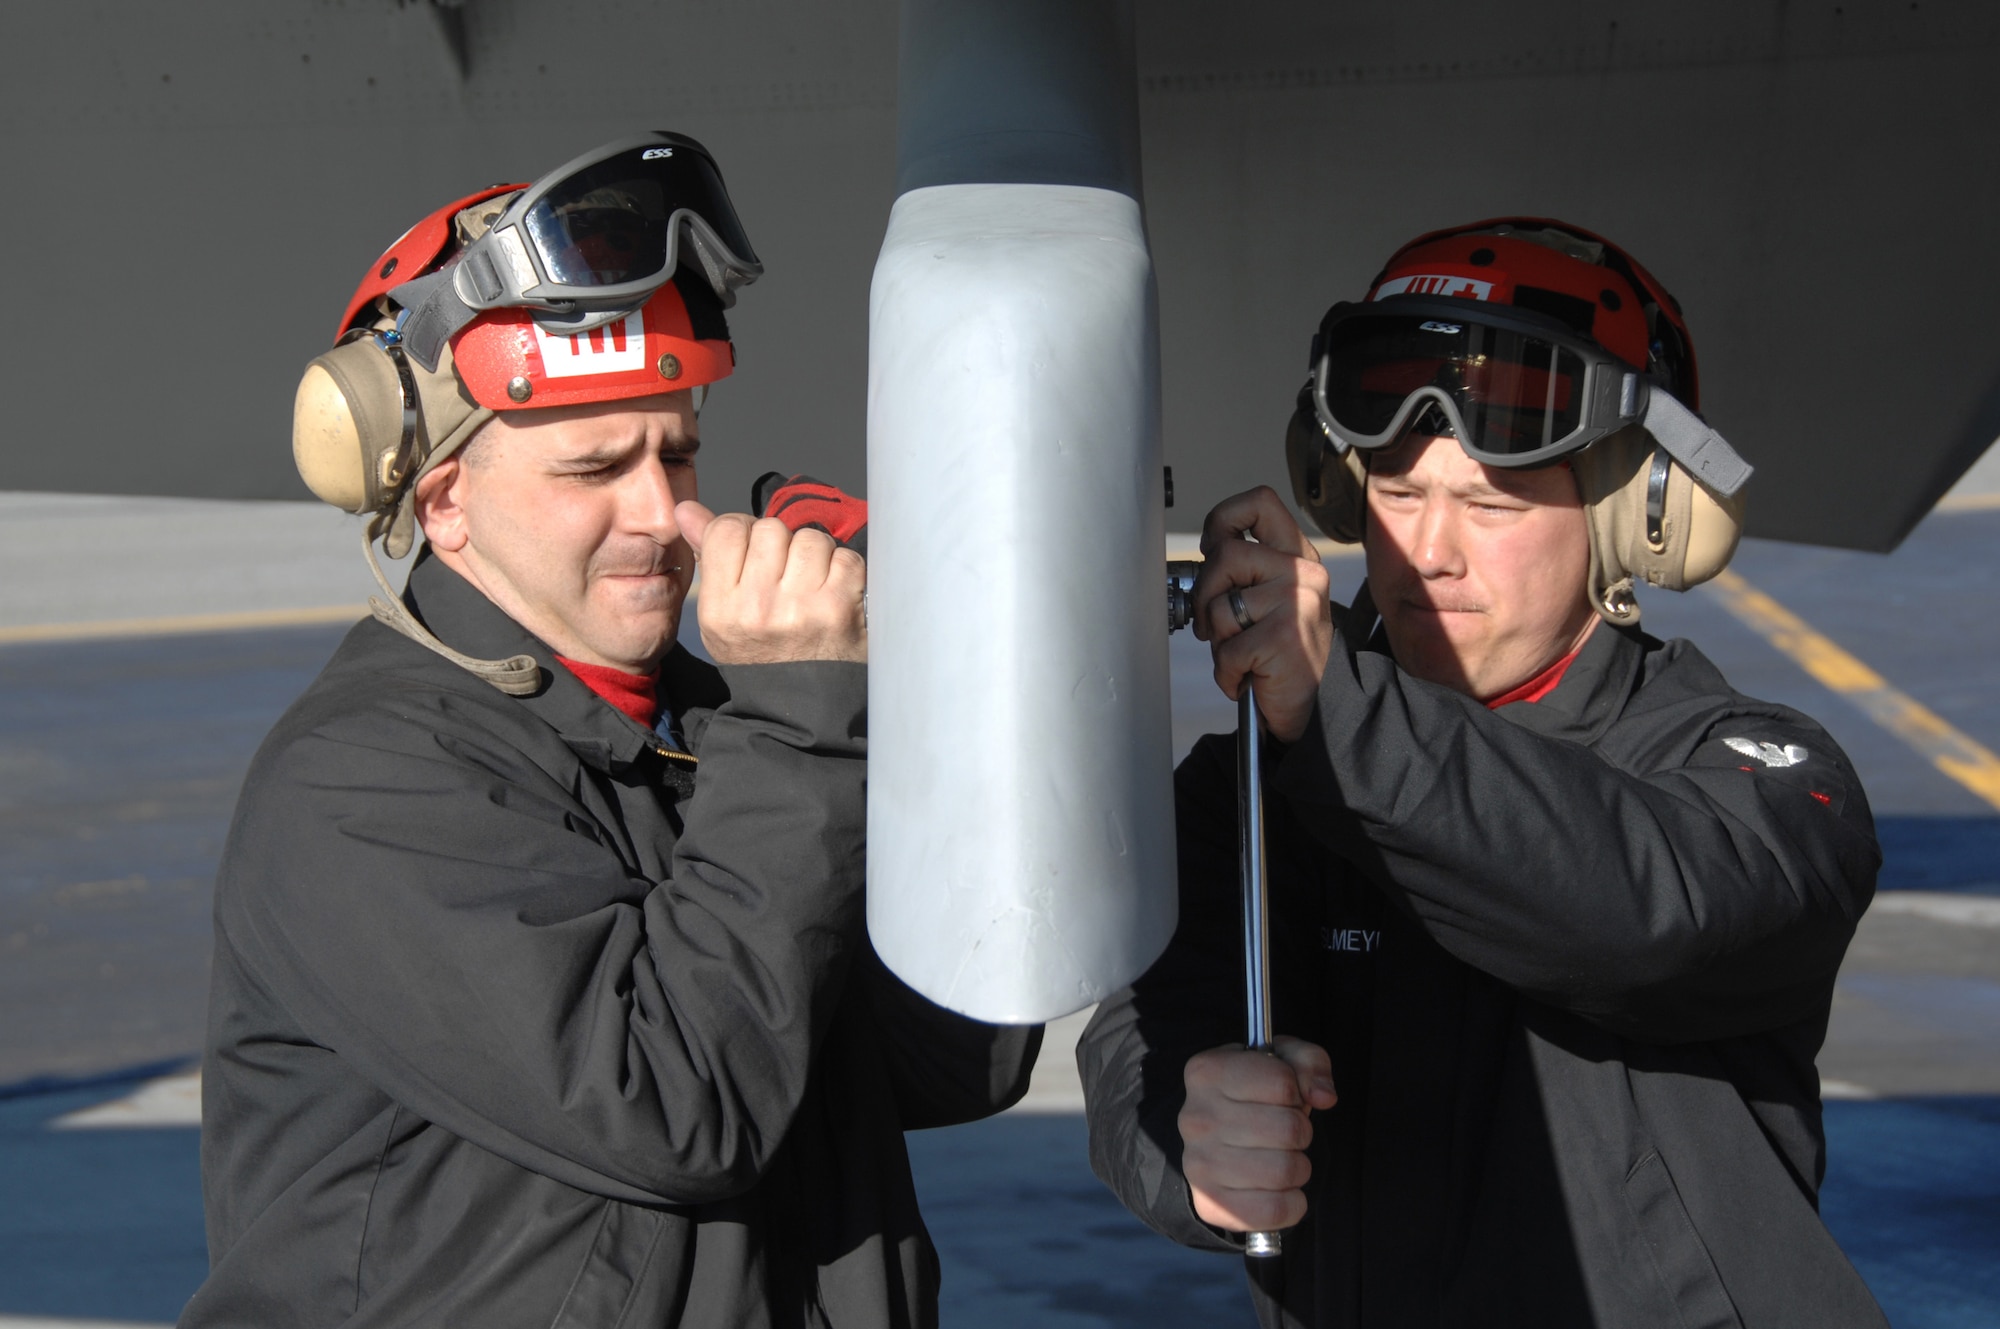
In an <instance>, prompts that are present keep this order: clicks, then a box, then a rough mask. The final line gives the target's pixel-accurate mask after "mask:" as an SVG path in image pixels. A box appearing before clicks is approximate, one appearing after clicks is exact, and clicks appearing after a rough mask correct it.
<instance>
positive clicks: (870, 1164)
mask: <svg viewBox="0 0 2000 1329" xmlns="http://www.w3.org/2000/svg"><path fill="white" fill-rule="evenodd" d="M760 271H761V269H760V268H759V267H758V265H757V263H756V259H755V255H754V253H753V252H752V250H751V248H750V245H749V241H748V238H747V236H745V235H744V233H743V230H742V227H741V225H740V224H739V223H738V222H737V220H736V216H735V213H734V211H733V210H732V209H731V207H730V205H729V200H728V196H727V194H726V193H724V191H723V188H722V183H721V178H720V176H719V174H717V172H716V170H715V167H714V163H713V162H712V161H711V160H710V159H709V157H708V155H707V153H706V152H705V151H704V150H703V149H702V148H701V146H700V145H699V144H697V143H695V142H693V141H692V140H690V139H686V138H682V137H680V136H677V135H670V134H648V135H643V136H639V137H636V138H633V139H627V140H620V141H619V142H616V143H612V144H609V145H607V146H606V147H603V148H600V149H597V150H596V151H594V152H592V153H588V154H585V155H584V156H583V157H580V158H578V159H576V160H575V161H572V162H570V163H568V164H566V165H565V166H563V167H562V168H560V169H558V170H557V171H555V172H552V173H551V174H550V175H548V176H545V177H544V178H543V179H542V180H540V181H538V182H536V183H534V184H532V185H528V186H512V185H510V186H502V187H499V188H497V189H493V190H487V191H483V192H482V193H480V194H477V195H474V196H472V197H470V198H466V199H461V200H459V201H457V202H456V203H453V204H451V205H449V206H447V207H446V208H443V209H441V210H440V211H439V212H437V213H435V214H433V215H432V216H431V217H429V218H427V219H425V220H424V221H423V222H420V223H419V224H418V225H417V226H416V227H414V228H412V229H411V231H409V232H408V233H407V234H406V235H405V236H404V237H403V238H402V239H400V240H399V241H398V242H397V243H396V244H395V245H394V246H393V247H392V248H391V249H390V250H389V252H388V253H386V254H384V255H383V256H382V258H381V259H380V260H378V261H377V263H376V265H375V266H374V267H373V268H372V269H371V270H370V274H369V276H368V278H367V280H366V281H364V283H363V284H362V286H361V288H360V290H359V291H357V293H356V295H355V298H354V300H353V301H352V302H351V304H350V306H349V308H348V311H347V314H346V315H345V317H344V318H343V320H342V323H341V328H340V335H339V341H338V344H337V345H336V346H335V347H334V349H333V350H331V351H329V352H327V353H326V354H324V355H322V356H320V357H318V358H317V359H315V360H314V361H313V363H312V365H311V366H310V367H309V368H308V370H307V373H306V375H305V379H304V381H303V382H302V384H301V385H300V389H299V396H298V402H297V407H296V412H295V418H294V435H293V447H294V453H295V456H296V458H297V460H298V463H299V468H300V471H301V473H302V474H303V475H304V477H305V478H306V480H307V483H308V484H309V485H311V486H312V488H313V489H314V490H315V492H317V493H318V494H319V495H320V496H321V497H322V498H324V499H326V500H327V501H329V502H332V503H336V504H338V505H340V506H342V507H344V508H347V509H348V510H350V511H353V512H357V513H361V514H364V515H365V516H366V518H367V525H366V542H365V545H366V548H367V551H368V558H369V561H370V564H371V566H374V567H376V569H377V576H378V578H379V577H380V576H381V572H380V568H379V565H378V564H376V562H375V552H374V544H375V542H376V541H377V540H380V541H381V542H382V543H383V544H384V545H385V547H386V548H387V549H388V550H389V552H390V553H391V554H392V555H394V556H398V557H400V556H402V555H403V554H405V553H407V552H408V551H409V550H410V549H411V548H412V547H413V545H414V544H415V543H416V535H417V533H418V531H419V530H421V532H422V534H423V536H424V537H425V543H424V546H423V548H422V549H421V551H420V552H419V553H418V555H417V558H416V560H415V562H414V564H413V566H412V569H411V571H410V574H409V578H408V586H407V589H406V590H405V591H404V593H402V594H401V595H397V594H396V593H394V592H393V591H392V590H391V589H390V588H389V585H388V582H387V581H386V579H384V580H383V595H382V597H381V598H379V599H377V600H375V601H374V602H373V604H372V607H373V609H374V617H373V618H372V619H371V620H369V621H366V622H363V623H362V624H361V625H360V626H358V627H357V628H355V629H354V631H353V632H351V633H350V634H349V635H348V637H347V639H346V640H345V641H344V642H343V643H342V645H341V647H340V649H339V650H338V651H337V652H336V653H335V655H334V657H333V660H332V661H331V662H330V663H329V664H328V665H327V667H326V669H325V671H324V672H323V673H322V674H321V675H320V677H319V678H318V680H316V681H315V682H314V683H313V685H312V686H311V687H310V688H309V689H308V690H307V691H306V693H305V694H304V695H303V696H302V697H301V698H300V699H299V700H298V702H297V703H296V704H294V705H293V707H292V708H291V709H290V710H289V711H288V712H287V713H286V715H285V716H284V717H283V718H282V719H281V720H280V721H279V723H278V725H277V727H276V728H275V729H274V730H273V731H272V733H271V735H270V737H269V738H268V739H267V740H266V741H265V743H264V745H263V747H262V749H261V750H260V752H259V753H258V756H257V758H256V760H255V763H254V764H253V766H252V769H251V771H250V774H249V777H248V779H247V780H246V782H245V785H244V790H243V795H242V799H241V802H240V804H239V806H238V809H237V815H236V819H235V823H234V825H233V827H232V828H231V832H230V838H229V843H228V847H227V849H226V851H225V854H224V857H223V862H222V867H221V872H220V875H219V878H218V881H217V887H216V914H215V916H216V950H215V961H214V981H213V993H212V999H211V1008H210V1039H209V1046H208V1049H207V1056H206V1059H205V1066H204V1079H203V1093H204V1101H203V1127H204V1129H203V1137H202V1149H203V1183H204V1192H205V1199H206V1206H207V1219H208V1236H209V1248H210V1258H211V1271H210V1276H209V1278H208V1281H207V1282H206V1283H205V1284H204V1285H203V1286H202V1288H201V1290H200V1291H199V1292H198V1293H197V1294H196V1295H195V1297H194V1299H193V1300H192V1301H191V1302H190V1303H189V1306H188V1309H187V1312H186V1314H185V1315H184V1316H183V1318H182V1321H181V1323H182V1324H183V1325H188V1326H224V1325H243V1326H248V1325H271V1324H326V1325H350V1326H361V1325H390V1324H397V1325H401V1324H453V1325H479V1326H504V1325H521V1326H537V1327H538V1329H539V1327H542V1326H548V1325H572V1324H574V1325H611V1324H628V1325H649V1326H659V1325H676V1324H688V1325H704V1326H705V1325H752V1326H779V1325H783V1326H793V1325H830V1326H840V1325H867V1326H875V1325H908V1326H916V1325H924V1324H934V1323H935V1322H936V1313H937V1312H936V1295H937V1280H938V1268H937V1259H936V1255H935V1253H934V1252H933V1251H932V1249H931V1247H930V1245H929V1241H928V1238H927V1237H926V1235H925V1232H924V1228H923V1224H922V1221H921V1219H920V1218H919V1216H918V1214H917V1210H916V1199H915V1194H914V1191H913V1188H912V1185H911V1180H910V1173H909V1166H908V1162H907V1159H906V1156H905V1154H904V1150H903V1142H902V1131H904V1130H905V1129H912V1128H917V1127H923V1126H933V1125H943V1124H948V1123H951V1122H956V1121H964V1120H970V1119H973V1118H976V1117H980V1116H985V1115H987V1114H989V1113H991V1112H994V1111H997V1110H998V1109H1000V1108H1001V1107H1004V1106H1006V1105H1007V1104H1008V1103H1009V1102H1011V1101H1012V1100H1013V1099H1014V1098H1016V1097H1018V1096H1019V1095H1020V1094H1021V1093H1022V1092H1023V1091H1024V1090H1025V1088H1026V1080H1027V1072H1028V1069H1029V1067H1030V1066H1031V1064H1032V1062H1033V1059H1034V1054H1035V1049H1036V1047H1037V1046H1038V1044H1039V1031H1038V1030H1034V1029H1003V1028H995V1027H992V1026H986V1025H979V1024H975V1023H974V1022H972V1021H969V1020H965V1019H963V1018H961V1017H958V1016H955V1015H952V1014H951V1013H949V1012H947V1011H944V1010H942V1009H940V1008H938V1007H936V1006H933V1005H931V1004H930V1003H929V1002H927V1001H925V1000H924V999H923V998H921V997H919V996H917V995H916V994H915V993H914V992H912V991H911V990H909V989H908V988H907V987H905V986H904V985H902V984H901V983H900V982H898V981H897V980H896V979H894V978H893V977H891V976H890V975H889V973H888V972H887V971H886V970H885V969H884V968H883V967H882V965H881V963H880V962H879V961H878V960H877V959H876V958H875V956H874V954H873V952H872V951H871V950H870V948H869V946H868V942H867V939H866V937H865V935H864V933H863V929H862V919H863V912H864V910H863V900H862V857H863V855H862V836H863V824H864V816H863V786H864V771H865V754H864V741H865V727H866V716H865V699H866V686H865V683H866V680H865V667H864V662H865V660H866V658H867V632H866V619H865V613H864V604H863V587H864V581H865V569H864V566H863V563H862V561H861V558H860V557H859V555H857V554H855V553H854V552H852V551H851V550H847V549H844V548H837V547H836V544H835V541H834V539H833V538H832V537H831V536H829V535H827V534H826V533H824V532H823V531H818V530H799V531H797V532H796V533H795V532H794V530H793V529H792V525H795V524H796V523H793V524H787V523H785V522H782V521H779V520H760V521H755V522H753V521H752V520H751V519H750V518H748V517H745V516H741V515H724V516H717V515H715V514H713V513H711V512H710V511H709V510H708V509H707V508H705V507H703V506H702V505H701V504H700V503H699V502H697V501H696V485H695V469H696V468H695V456H696V449H697V448H698V447H699V445H700V439H699V431H698V426H697V418H696V417H697V409H698V406H699V403H700V398H701V395H702V394H703V393H704V392H705V391H706V389H707V387H708V385H709V384H711V383H713V382H715V381H717V380H719V379H721V378H723V377H725V376H727V375H728V374H729V373H730V372H731V369H732V366H733V363H734V359H733V354H732V351H731V346H730V343H729V340H728V329H727V326H726V324H725V323H724V319H723V309H724V307H725V306H726V305H728V304H730V303H731V302H732V301H733V299H734V293H735V290H736V288H737V287H739V286H741V285H743V284H745V283H747V282H748V281H750V280H751V279H753V278H755V277H756V276H757V275H758V273H759V272H760ZM697 560H699V563H700V566H701V569H702V583H701V593H700V599H699V614H700V626H701V632H702V639H703V641H704V643H705V644H706V646H707V649H708V651H709V653H710V654H711V655H712V656H713V657H714V659H715V661H716V665H717V666H719V668H717V667H712V666H710V665H708V664H706V663H703V662H701V661H699V660H697V659H695V658H694V657H692V656H691V655H689V654H688V653H687V652H686V651H685V650H683V649H681V648H680V647H678V646H677V645H676V644H675V641H676V636H677V633H678V629H679V626H680V619H681V614H682V611H683V607H684V603H685V600H686V597H687V596H688V595H689V594H690V582H691V580H692V578H693V575H694V572H695V567H696V562H697Z"/></svg>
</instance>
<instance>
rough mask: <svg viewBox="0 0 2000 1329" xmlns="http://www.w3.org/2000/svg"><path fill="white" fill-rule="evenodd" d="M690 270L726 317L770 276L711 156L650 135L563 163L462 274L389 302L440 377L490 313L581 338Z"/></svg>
mask: <svg viewBox="0 0 2000 1329" xmlns="http://www.w3.org/2000/svg"><path fill="white" fill-rule="evenodd" d="M683 261H689V262H690V266H695V267H699V268H700V270H701V272H702V274H703V276H705V277H706V278H707V281H708V284H709V286H710V287H711V288H712V289H713V290H714V292H715V296H716V298H717V299H718V300H719V301H721V302H722V304H723V306H724V307H725V308H727V307H728V306H730V305H733V304H734V303H735V302H736V289H737V288H738V287H740V286H747V285H749V284H750V283H751V282H753V281H755V280H757V278H758V277H760V276H762V275H763V272H764V267H763V264H761V263H760V262H758V260H757V253H756V250H755V249H753V248H752V247H751V244H750V237H749V235H748V234H747V233H746V232H745V231H744V229H743V223H742V222H741V221H739V220H738V219H737V216H736V209H735V208H734V207H733V206H731V204H730V202H729V193H728V191H727V190H726V189H725V188H724V187H723V184H722V174H721V172H719V171H718V170H717V169H716V166H715V161H714V159H713V158H712V157H710V156H709V154H708V150H707V149H706V148H704V147H702V146H701V144H699V143H697V142H695V141H694V140H693V139H691V138H688V137H687V136H685V135H683V134H672V133H667V132H665V131H655V132H653V133H648V134H640V135H636V136H634V137H631V138H623V139H618V140H615V141H614V142H611V143H607V144H605V145H603V146H602V147H599V148H595V149H593V150H591V151H590V152H586V153H584V154H583V155H582V156H580V157H577V158H574V159H572V160H571V161H568V162H565V163H564V164H563V165H562V166H559V167H557V168H556V169H555V170H553V171H551V172H549V173H548V174H547V175H545V176H543V177H542V178H541V179H539V180H537V181H535V182H534V183H533V184H531V185H529V186H528V187H527V188H526V189H524V190H522V191H521V192H520V193H519V194H518V195H516V196H515V197H514V198H513V199H512V201H510V202H509V203H508V204H507V207H506V209H505V210H504V211H502V212H501V214H500V215H499V216H498V217H497V218H495V219H494V221H493V224H492V225H491V226H490V227H488V228H487V231H486V233H485V234H484V235H481V236H480V237H479V238H478V239H476V240H474V241H473V242H472V243H471V244H469V245H467V246H466V248H465V252H464V253H463V254H462V255H461V256H460V257H459V260H458V262H456V263H454V264H452V265H451V266H450V267H449V268H446V269H444V270H442V271H439V272H436V273H432V274H430V275H428V276H425V277H420V278H418V279H417V280H416V281H413V282H409V283H407V284H406V285H404V286H402V287H399V288H398V289H397V291H396V292H395V293H394V294H395V295H396V297H397V298H398V300H399V301H400V302H401V303H403V304H404V305H405V307H406V308H408V309H410V311H411V316H410V318H409V320H408V322H407V323H406V324H405V326H404V329H403V337H404V343H405V345H406V346H407V347H408V348H409V350H410V352H411V353H412V354H413V355H416V356H417V357H418V358H419V359H420V360H423V361H425V362H426V364H427V365H429V366H434V365H435V364H436V357H437V354H438V351H439V350H440V349H441V348H442V346H443V344H444V343H445V342H446V341H447V340H449V339H450V338H451V337H452V336H453V335H454V334H455V333H457V332H458V330H459V329H460V328H463V327H464V326H465V325H466V324H467V323H470V322H471V321H472V319H473V318H475V317H477V316H478V315H479V314H480V313H482V312H484V311H486V310H490V309H512V308H530V309H535V310H538V311H541V312H540V313H538V314H537V316H536V322H537V323H540V324H542V325H543V326H544V327H545V328H546V329H547V330H548V331H551V332H559V333H570V334H573V333H578V332H586V331H589V330H591V329H593V328H596V327H599V326H602V325H604V324H607V323H611V322H615V321H616V320H618V319H619V318H622V317H623V316H625V315H626V314H628V313H630V312H631V311H632V310H634V309H636V308H638V307H639V306H641V305H643V304H644V303H645V302H646V300H647V299H648V298H649V297H650V296H651V295H652V294H653V293H654V292H655V291H657V290H659V289H660V288H661V287H662V286H665V285H666V284H667V283H668V282H670V281H672V280H673V278H674V273H675V271H676V270H677V269H678V268H679V267H680V266H681V265H682V263H683ZM406 295H407V296H408V297H410V298H407V299H406V298H404V297H405V296H406Z"/></svg>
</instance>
